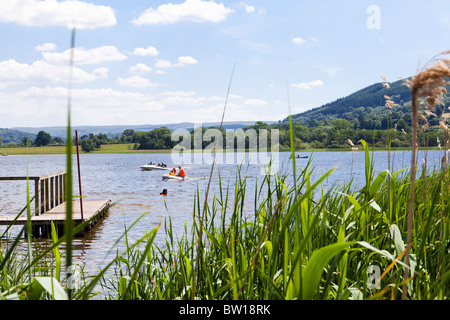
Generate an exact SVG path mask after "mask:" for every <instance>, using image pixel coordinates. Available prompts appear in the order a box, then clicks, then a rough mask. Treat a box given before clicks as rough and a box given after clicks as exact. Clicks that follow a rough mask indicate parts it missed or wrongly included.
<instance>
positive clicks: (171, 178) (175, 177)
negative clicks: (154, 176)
mask: <svg viewBox="0 0 450 320" xmlns="http://www.w3.org/2000/svg"><path fill="white" fill-rule="evenodd" d="M162 178H163V180H178V181H183V180H187V179H189V177H187V176H185V177H179V176H171V175H170V174H163V175H162Z"/></svg>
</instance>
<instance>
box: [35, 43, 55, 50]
mask: <svg viewBox="0 0 450 320" xmlns="http://www.w3.org/2000/svg"><path fill="white" fill-rule="evenodd" d="M35 49H36V50H37V51H54V50H56V44H54V43H51V42H48V43H44V44H41V45H38V46H36V47H35Z"/></svg>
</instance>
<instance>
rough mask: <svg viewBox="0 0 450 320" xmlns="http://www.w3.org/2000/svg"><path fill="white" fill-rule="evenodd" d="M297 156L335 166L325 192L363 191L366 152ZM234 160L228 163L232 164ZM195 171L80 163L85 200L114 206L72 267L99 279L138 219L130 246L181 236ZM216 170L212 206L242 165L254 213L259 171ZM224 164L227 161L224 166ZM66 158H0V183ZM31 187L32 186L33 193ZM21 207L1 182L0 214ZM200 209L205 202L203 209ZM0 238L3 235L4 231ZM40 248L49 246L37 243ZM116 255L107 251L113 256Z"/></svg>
mask: <svg viewBox="0 0 450 320" xmlns="http://www.w3.org/2000/svg"><path fill="white" fill-rule="evenodd" d="M296 154H297V155H303V156H309V157H310V159H311V161H312V167H313V168H314V175H315V177H318V176H320V175H322V174H324V173H325V172H327V171H328V170H329V169H331V168H332V167H334V166H337V167H336V170H335V172H333V173H332V175H331V176H330V177H329V178H328V179H327V180H326V181H324V183H323V186H324V188H325V189H327V188H329V187H331V186H332V185H333V184H335V183H344V182H348V181H349V180H350V179H352V178H353V180H354V182H353V184H354V185H363V184H364V179H365V173H364V161H365V158H364V152H361V151H359V152H348V151H335V152H316V153H305V152H297V153H296ZM277 155H278V156H279V157H278V158H279V163H280V165H279V171H280V172H281V173H283V172H284V173H287V174H290V175H291V176H292V174H291V171H292V166H291V164H290V163H289V159H290V153H287V152H286V153H284V152H281V153H279V154H277ZM371 155H373V158H374V164H375V170H376V171H382V170H385V169H387V163H388V157H387V152H386V151H375V152H373V153H372V152H371ZM443 155H444V153H443V151H428V152H427V158H428V161H427V162H428V165H429V166H431V167H432V166H434V165H437V166H439V163H440V159H441V157H442V156H443ZM230 156H232V158H233V159H230ZM192 157H197V158H196V161H191V162H193V163H190V164H189V163H187V164H183V167H184V168H185V170H186V172H187V174H188V176H189V180H187V181H181V182H180V181H163V180H162V179H161V175H162V172H155V171H142V170H141V169H140V166H141V165H144V164H146V163H148V162H150V161H152V162H156V163H160V162H162V163H166V164H167V165H168V167H170V168H172V167H173V166H174V164H173V159H172V154H171V153H146V154H143V153H139V154H138V153H136V154H134V153H130V154H82V155H80V164H81V180H82V192H83V196H85V197H87V198H91V199H103V198H109V199H111V200H112V201H113V203H115V205H114V206H113V207H112V208H111V209H110V213H109V214H108V215H106V216H105V218H104V219H102V220H101V222H100V223H98V224H97V225H96V226H95V228H93V229H92V230H91V231H90V232H89V233H88V234H86V235H85V236H84V237H78V238H76V239H75V240H74V259H76V263H80V264H81V263H82V262H85V263H86V268H85V271H86V272H90V270H92V271H93V272H96V271H98V268H99V267H101V266H103V265H105V264H106V263H107V262H109V261H110V260H111V258H112V257H113V256H114V255H115V253H116V250H117V249H118V250H119V252H121V251H122V250H123V248H124V244H123V243H119V244H118V245H117V246H114V243H115V241H116V240H117V239H118V237H119V236H120V235H122V233H123V231H124V228H125V226H130V225H131V224H132V223H133V222H134V221H135V220H136V219H138V218H139V217H140V216H141V215H142V214H143V213H147V214H146V215H145V216H144V217H143V218H142V219H141V220H140V221H139V223H138V224H137V225H136V226H134V227H133V229H132V230H131V231H130V232H129V234H128V236H129V239H130V241H132V240H134V239H138V238H139V237H142V236H143V235H144V234H145V233H146V232H147V231H150V230H152V229H153V228H154V227H156V226H157V225H158V224H159V223H161V222H164V219H165V218H166V217H170V218H171V219H172V224H173V229H174V231H175V234H176V235H177V236H179V235H181V233H182V232H183V229H184V227H185V225H187V226H189V224H190V221H191V215H192V210H193V204H194V197H195V194H196V190H197V188H198V189H199V191H200V196H201V201H203V200H204V194H205V190H206V188H207V184H208V179H209V175H210V171H211V165H210V164H209V162H210V161H209V160H208V159H204V160H206V161H202V162H200V163H199V162H198V160H199V159H198V157H200V158H201V157H202V154H201V153H200V154H196V155H194V154H193V155H192ZM217 157H218V160H217V162H218V164H217V165H216V166H215V170H214V174H213V179H212V182H211V189H210V193H209V199H212V197H213V195H214V194H215V193H218V191H219V175H218V172H219V171H220V177H221V181H222V186H223V187H227V186H229V187H230V188H231V190H233V186H234V184H235V179H236V174H237V170H238V169H237V168H238V166H237V164H241V163H242V164H243V165H242V168H241V175H242V176H243V177H247V194H248V195H249V202H248V203H247V206H248V210H249V211H251V210H253V206H254V204H253V202H252V200H253V199H254V191H255V182H256V181H262V178H263V175H262V174H261V169H262V166H261V165H260V164H259V163H253V162H254V161H252V159H250V157H249V154H247V153H234V154H231V155H230V154H227V155H225V154H218V155H217ZM221 157H228V158H221ZM423 157H424V153H423V152H420V154H419V162H418V163H419V165H421V164H422V160H421V159H422V158H423ZM73 161H74V166H75V167H74V169H75V170H74V193H75V194H76V195H78V180H77V170H76V157H74V160H73ZM65 162H66V157H65V155H29V156H1V157H0V176H24V175H26V174H27V166H28V172H29V175H30V176H39V175H45V174H49V173H55V172H58V171H63V170H65V166H66V163H65ZM307 162H308V159H296V165H297V167H298V168H304V167H305V165H306V163H307ZM391 162H392V163H393V166H394V170H398V169H400V168H406V167H408V166H409V163H410V152H408V151H393V152H391ZM32 187H33V186H32ZM163 189H167V190H168V195H167V197H164V196H161V195H160V192H161V191H162V190H163ZM25 203H26V182H25V181H17V182H11V181H0V210H1V212H0V214H8V215H11V214H17V213H18V212H20V210H21V209H22V207H23V206H24V205H25ZM202 203H203V202H202ZM1 228H2V229H0V231H1V232H2V233H3V231H4V227H3V226H2V227H1ZM18 228H19V227H13V228H12V229H14V230H13V231H12V235H14V232H18V231H17V230H19V229H18ZM163 236H164V233H163V231H160V232H159V236H158V237H157V239H156V242H157V243H161V241H163ZM40 241H43V242H45V241H46V240H40ZM111 249H113V250H112V251H110V250H111Z"/></svg>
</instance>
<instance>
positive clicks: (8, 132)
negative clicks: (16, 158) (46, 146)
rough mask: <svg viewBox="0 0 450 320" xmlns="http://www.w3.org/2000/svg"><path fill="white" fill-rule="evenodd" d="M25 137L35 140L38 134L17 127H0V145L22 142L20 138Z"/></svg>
mask: <svg viewBox="0 0 450 320" xmlns="http://www.w3.org/2000/svg"><path fill="white" fill-rule="evenodd" d="M23 137H28V138H30V139H31V140H34V139H36V134H34V133H29V132H24V131H20V130H15V129H6V128H0V145H7V144H10V143H20V140H21V139H22V138H23Z"/></svg>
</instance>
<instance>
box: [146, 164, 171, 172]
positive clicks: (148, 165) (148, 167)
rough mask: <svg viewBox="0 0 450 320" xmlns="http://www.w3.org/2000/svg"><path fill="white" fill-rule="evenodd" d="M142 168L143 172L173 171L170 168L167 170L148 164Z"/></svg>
mask: <svg viewBox="0 0 450 320" xmlns="http://www.w3.org/2000/svg"><path fill="white" fill-rule="evenodd" d="M140 168H141V169H142V170H144V171H159V170H167V171H170V170H172V169H170V168H167V167H161V166H158V165H156V164H146V165H143V166H140Z"/></svg>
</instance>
